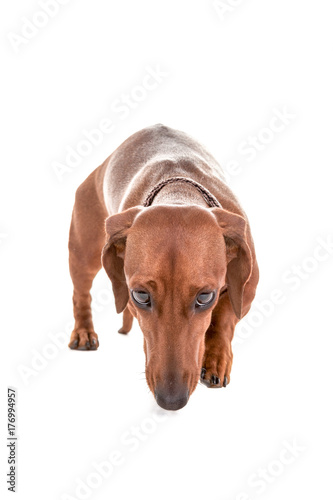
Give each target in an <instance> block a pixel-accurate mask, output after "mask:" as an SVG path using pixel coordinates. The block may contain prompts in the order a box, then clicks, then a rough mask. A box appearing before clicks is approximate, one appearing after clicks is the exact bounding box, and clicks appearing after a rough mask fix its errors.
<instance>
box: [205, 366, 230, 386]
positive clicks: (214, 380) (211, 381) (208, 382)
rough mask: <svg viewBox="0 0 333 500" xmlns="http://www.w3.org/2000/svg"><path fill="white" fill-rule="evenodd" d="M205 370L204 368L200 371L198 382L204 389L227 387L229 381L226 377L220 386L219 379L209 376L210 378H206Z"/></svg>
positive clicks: (215, 376)
mask: <svg viewBox="0 0 333 500" xmlns="http://www.w3.org/2000/svg"><path fill="white" fill-rule="evenodd" d="M206 374H207V370H206V368H202V369H201V375H200V382H201V383H202V384H204V385H205V386H206V387H215V388H219V387H227V385H228V383H229V380H228V377H227V376H226V375H224V377H223V383H222V384H221V379H220V378H219V377H218V376H217V375H211V376H210V377H207V376H206Z"/></svg>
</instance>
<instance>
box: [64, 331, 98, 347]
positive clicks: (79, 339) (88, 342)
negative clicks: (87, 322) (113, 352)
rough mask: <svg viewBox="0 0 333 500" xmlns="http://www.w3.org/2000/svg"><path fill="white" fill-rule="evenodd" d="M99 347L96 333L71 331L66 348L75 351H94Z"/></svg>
mask: <svg viewBox="0 0 333 500" xmlns="http://www.w3.org/2000/svg"><path fill="white" fill-rule="evenodd" d="M98 346H99V341H98V336H97V333H95V332H94V331H88V330H84V329H81V330H73V332H72V335H71V339H70V342H69V344H68V347H69V348H70V349H76V350H77V351H96V349H97V348H98Z"/></svg>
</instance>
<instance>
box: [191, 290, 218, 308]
mask: <svg viewBox="0 0 333 500" xmlns="http://www.w3.org/2000/svg"><path fill="white" fill-rule="evenodd" d="M214 299H215V292H203V293H200V294H199V295H198V296H197V299H196V301H195V305H196V306H197V307H204V306H208V305H209V304H210V303H211V302H213V301H214Z"/></svg>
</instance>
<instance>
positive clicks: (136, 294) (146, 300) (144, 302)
mask: <svg viewBox="0 0 333 500" xmlns="http://www.w3.org/2000/svg"><path fill="white" fill-rule="evenodd" d="M132 298H133V300H134V301H135V302H136V303H137V304H139V305H140V306H149V305H150V295H149V293H148V292H144V291H143V290H132Z"/></svg>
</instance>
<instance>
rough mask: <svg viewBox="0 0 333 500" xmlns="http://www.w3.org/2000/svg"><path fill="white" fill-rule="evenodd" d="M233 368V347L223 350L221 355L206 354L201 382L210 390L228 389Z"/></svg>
mask: <svg viewBox="0 0 333 500" xmlns="http://www.w3.org/2000/svg"><path fill="white" fill-rule="evenodd" d="M231 366H232V351H231V346H228V347H227V348H226V349H223V351H222V352H221V354H219V355H216V353H212V354H210V353H209V352H205V355H204V359H203V366H202V369H201V374H200V382H201V383H202V384H204V385H205V386H206V387H210V388H219V387H227V385H228V384H229V382H230V372H231Z"/></svg>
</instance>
